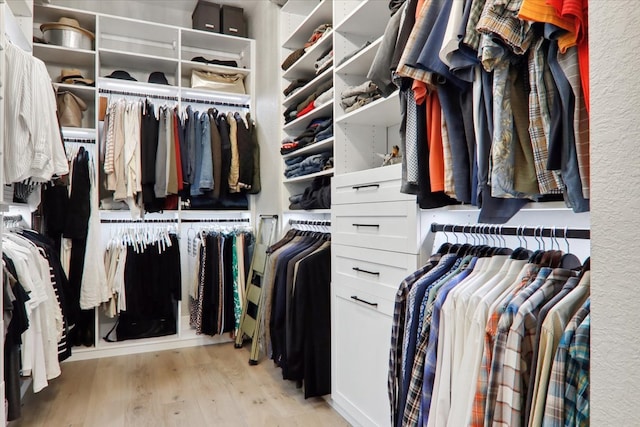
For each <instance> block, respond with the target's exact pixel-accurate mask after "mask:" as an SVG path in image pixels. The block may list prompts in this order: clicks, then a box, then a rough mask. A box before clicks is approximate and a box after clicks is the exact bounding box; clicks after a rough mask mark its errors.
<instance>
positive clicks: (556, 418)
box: [542, 300, 591, 427]
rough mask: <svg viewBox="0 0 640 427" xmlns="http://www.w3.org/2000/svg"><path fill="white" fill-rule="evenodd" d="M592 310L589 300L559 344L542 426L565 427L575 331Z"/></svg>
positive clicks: (570, 323) (565, 331) (581, 308)
mask: <svg viewBox="0 0 640 427" xmlns="http://www.w3.org/2000/svg"><path fill="white" fill-rule="evenodd" d="M590 309H591V300H587V301H586V302H585V303H584V304H583V305H582V307H580V309H579V310H578V311H577V312H576V314H575V315H574V316H573V318H572V319H571V321H570V322H569V324H568V325H567V327H566V328H565V330H564V333H563V334H562V338H560V344H558V350H556V355H555V357H554V359H553V366H552V367H551V377H550V378H549V387H548V388H547V401H546V403H545V407H544V418H543V420H542V425H543V426H544V427H556V426H564V421H565V419H564V415H565V411H564V404H565V400H564V398H565V378H566V373H567V356H568V353H569V347H570V345H571V340H572V339H573V336H574V334H575V331H576V329H578V326H580V324H581V323H582V321H583V320H584V319H585V318H586V317H587V315H588V314H589V312H590Z"/></svg>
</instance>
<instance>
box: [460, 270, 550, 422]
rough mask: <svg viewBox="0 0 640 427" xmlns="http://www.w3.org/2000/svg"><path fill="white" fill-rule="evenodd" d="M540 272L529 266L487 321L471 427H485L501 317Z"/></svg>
mask: <svg viewBox="0 0 640 427" xmlns="http://www.w3.org/2000/svg"><path fill="white" fill-rule="evenodd" d="M537 272H538V267H537V266H536V265H534V264H531V265H530V266H529V269H528V270H527V271H526V272H525V274H524V275H523V276H522V279H521V281H520V284H518V286H517V287H516V288H515V289H513V291H511V292H510V293H509V294H508V295H507V296H506V297H505V298H504V300H503V301H502V302H501V303H500V304H499V305H498V306H497V308H496V310H495V311H494V312H492V313H489V319H488V321H487V328H486V333H485V336H484V350H483V354H482V362H481V365H480V371H479V373H478V381H477V384H476V394H475V397H474V399H473V407H472V409H471V421H470V422H469V426H471V427H483V426H484V408H485V404H486V402H487V387H488V385H489V373H490V372H491V359H492V356H493V345H494V341H495V336H496V333H497V332H498V321H499V320H500V316H502V313H504V312H505V311H506V309H507V306H508V305H509V303H510V302H511V300H512V299H513V298H514V297H515V296H516V295H517V294H518V292H520V291H521V290H522V289H523V288H524V287H525V286H526V285H527V284H529V283H530V282H531V281H532V280H534V279H535V275H536V273H537Z"/></svg>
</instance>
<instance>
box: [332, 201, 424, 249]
mask: <svg viewBox="0 0 640 427" xmlns="http://www.w3.org/2000/svg"><path fill="white" fill-rule="evenodd" d="M417 221H418V219H417V208H416V205H415V203H413V202H410V201H407V202H388V203H360V204H352V205H335V206H332V208H331V228H332V242H333V243H335V244H339V245H349V246H358V247H361V248H369V249H380V250H384V251H394V252H404V253H410V254H417V253H418V251H419V243H418V242H419V233H418V222H417Z"/></svg>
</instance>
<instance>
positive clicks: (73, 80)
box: [58, 68, 94, 86]
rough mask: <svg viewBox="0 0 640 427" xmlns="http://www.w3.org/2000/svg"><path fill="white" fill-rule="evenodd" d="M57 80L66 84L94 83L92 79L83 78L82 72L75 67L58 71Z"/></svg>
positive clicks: (91, 84) (89, 84) (90, 84)
mask: <svg viewBox="0 0 640 427" xmlns="http://www.w3.org/2000/svg"><path fill="white" fill-rule="evenodd" d="M58 82H59V83H67V84H82V85H87V86H93V85H94V81H93V80H91V79H86V78H84V76H83V75H82V72H81V71H80V70H78V69H76V68H63V69H62V70H61V71H60V77H58Z"/></svg>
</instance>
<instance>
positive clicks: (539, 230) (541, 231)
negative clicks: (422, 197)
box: [431, 223, 591, 240]
mask: <svg viewBox="0 0 640 427" xmlns="http://www.w3.org/2000/svg"><path fill="white" fill-rule="evenodd" d="M431 232H433V233H437V232H445V233H470V234H487V235H494V236H495V235H499V236H523V237H553V238H566V239H581V240H589V239H591V230H588V229H577V228H568V227H543V226H540V227H527V226H515V227H513V226H509V227H507V226H501V225H493V224H469V225H456V224H438V223H433V224H431Z"/></svg>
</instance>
